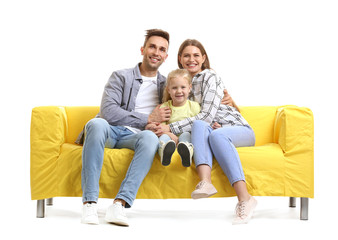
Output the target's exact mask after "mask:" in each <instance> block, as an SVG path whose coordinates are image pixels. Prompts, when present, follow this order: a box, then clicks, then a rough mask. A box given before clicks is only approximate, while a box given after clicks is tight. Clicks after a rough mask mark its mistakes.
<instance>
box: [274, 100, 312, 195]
mask: <svg viewBox="0 0 338 240" xmlns="http://www.w3.org/2000/svg"><path fill="white" fill-rule="evenodd" d="M274 141H275V142H276V143H278V144H279V145H280V146H281V148H282V150H283V153H284V157H285V168H286V175H285V183H286V185H288V186H287V187H286V189H288V191H289V192H288V193H285V195H286V196H291V197H311V198H313V196H314V124H313V113H312V111H311V110H310V109H308V108H304V107H297V106H285V107H280V108H278V110H277V114H276V119H275V127H274ZM299 188H301V189H302V191H300V189H299ZM304 190H305V192H307V194H306V196H297V192H304Z"/></svg>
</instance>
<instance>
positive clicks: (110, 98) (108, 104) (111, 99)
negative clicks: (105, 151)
mask: <svg viewBox="0 0 338 240" xmlns="http://www.w3.org/2000/svg"><path fill="white" fill-rule="evenodd" d="M140 65H141V63H139V64H137V65H136V66H135V67H134V68H129V69H122V70H118V71H114V72H113V73H112V75H111V76H110V78H109V80H108V82H107V84H106V86H105V87H104V91H103V96H102V100H101V106H100V112H99V114H98V115H97V116H96V117H101V118H103V119H105V120H107V122H108V123H109V124H110V125H113V126H130V127H134V128H138V129H144V128H145V126H146V125H147V122H148V117H149V115H147V114H143V113H139V112H135V104H136V102H135V100H136V96H137V94H138V91H139V89H140V86H141V84H142V76H141V73H140V68H139V66H140ZM165 81H166V78H165V77H164V76H163V75H161V74H160V73H158V74H157V90H158V96H159V101H160V102H158V104H160V103H161V100H162V96H163V89H164V85H165ZM81 140H82V133H81V134H80V136H79V137H78V139H77V140H76V143H81V142H82V141H81Z"/></svg>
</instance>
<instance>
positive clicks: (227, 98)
mask: <svg viewBox="0 0 338 240" xmlns="http://www.w3.org/2000/svg"><path fill="white" fill-rule="evenodd" d="M223 93H224V96H223V98H222V100H221V104H224V105H228V106H230V107H234V108H236V109H237V111H238V112H240V111H239V108H238V106H237V105H236V103H235V101H234V100H233V99H232V97H231V96H230V94H229V93H228V90H226V89H224V90H223Z"/></svg>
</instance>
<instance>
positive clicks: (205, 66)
mask: <svg viewBox="0 0 338 240" xmlns="http://www.w3.org/2000/svg"><path fill="white" fill-rule="evenodd" d="M188 46H194V47H197V48H198V49H199V50H200V51H201V53H202V56H204V55H205V61H204V63H203V64H202V71H203V70H204V69H210V62H209V58H208V54H207V52H206V51H205V49H204V47H203V45H202V43H200V42H199V41H197V40H196V39H187V40H185V41H184V42H183V43H182V44H181V46H180V48H179V50H178V54H177V62H178V67H179V68H181V69H182V68H183V66H182V64H181V63H180V57H181V56H182V52H183V50H184V49H185V48H186V47H188Z"/></svg>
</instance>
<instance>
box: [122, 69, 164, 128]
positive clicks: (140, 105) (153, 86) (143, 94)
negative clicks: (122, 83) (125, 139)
mask: <svg viewBox="0 0 338 240" xmlns="http://www.w3.org/2000/svg"><path fill="white" fill-rule="evenodd" d="M158 103H159V98H158V92H157V75H156V76H155V77H145V76H142V84H141V87H140V90H139V92H138V94H137V97H136V101H135V112H139V113H144V114H147V115H149V114H150V113H151V112H152V111H153V110H154V108H155V107H156V106H157V105H158ZM125 127H126V128H128V129H129V130H131V131H133V132H134V133H137V132H140V131H141V130H140V129H138V128H133V127H129V126H125Z"/></svg>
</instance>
